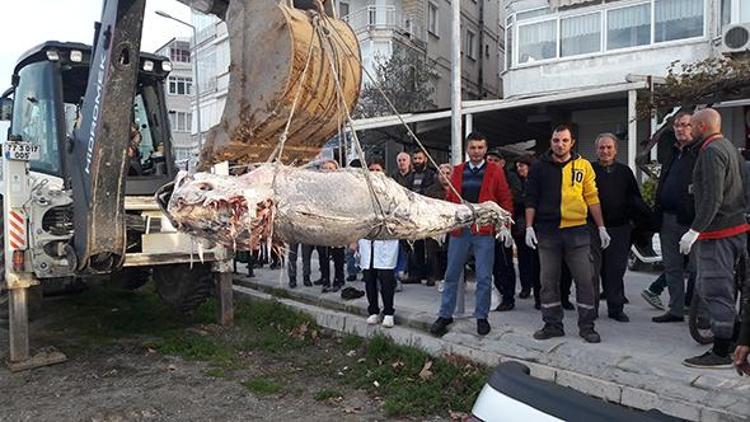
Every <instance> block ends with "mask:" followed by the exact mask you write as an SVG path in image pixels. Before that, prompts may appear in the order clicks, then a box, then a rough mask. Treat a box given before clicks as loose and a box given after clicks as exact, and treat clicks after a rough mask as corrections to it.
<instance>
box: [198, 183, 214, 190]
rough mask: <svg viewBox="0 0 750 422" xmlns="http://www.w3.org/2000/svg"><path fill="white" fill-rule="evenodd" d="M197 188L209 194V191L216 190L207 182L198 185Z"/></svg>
mask: <svg viewBox="0 0 750 422" xmlns="http://www.w3.org/2000/svg"><path fill="white" fill-rule="evenodd" d="M195 187H196V188H197V189H198V190H202V191H204V192H208V191H211V190H213V189H214V188H213V186H211V184H210V183H206V182H201V183H198V184H197V185H196V186H195Z"/></svg>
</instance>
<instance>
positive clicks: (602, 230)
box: [599, 226, 612, 249]
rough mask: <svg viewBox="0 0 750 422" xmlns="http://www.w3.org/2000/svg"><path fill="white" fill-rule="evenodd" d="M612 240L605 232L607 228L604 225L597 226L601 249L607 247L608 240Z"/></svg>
mask: <svg viewBox="0 0 750 422" xmlns="http://www.w3.org/2000/svg"><path fill="white" fill-rule="evenodd" d="M611 241H612V238H611V237H609V233H607V228H606V227H604V226H601V227H599V242H600V243H601V245H602V249H607V246H609V242H611Z"/></svg>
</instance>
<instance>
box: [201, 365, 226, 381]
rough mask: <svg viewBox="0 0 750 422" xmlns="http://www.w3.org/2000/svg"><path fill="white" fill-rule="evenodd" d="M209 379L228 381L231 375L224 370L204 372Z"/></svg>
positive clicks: (211, 369)
mask: <svg viewBox="0 0 750 422" xmlns="http://www.w3.org/2000/svg"><path fill="white" fill-rule="evenodd" d="M204 373H205V374H206V375H208V376H209V377H213V378H224V379H228V378H229V374H228V373H227V371H226V370H224V369H223V368H210V369H208V370H206V372H204Z"/></svg>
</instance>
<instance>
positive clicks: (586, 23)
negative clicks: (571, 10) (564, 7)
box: [560, 13, 602, 57]
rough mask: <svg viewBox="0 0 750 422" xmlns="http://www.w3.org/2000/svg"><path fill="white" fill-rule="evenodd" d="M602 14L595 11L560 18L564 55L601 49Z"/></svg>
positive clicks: (562, 52)
mask: <svg viewBox="0 0 750 422" xmlns="http://www.w3.org/2000/svg"><path fill="white" fill-rule="evenodd" d="M601 32H602V28H601V14H600V13H594V14H590V15H584V16H575V17H572V18H566V19H561V20H560V43H561V50H562V51H561V54H562V56H563V57H565V56H572V55H576V54H586V53H594V52H597V51H600V50H601Z"/></svg>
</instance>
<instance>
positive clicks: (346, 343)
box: [341, 334, 365, 350]
mask: <svg viewBox="0 0 750 422" xmlns="http://www.w3.org/2000/svg"><path fill="white" fill-rule="evenodd" d="M364 342H365V340H364V339H363V338H362V337H359V336H355V335H354V334H347V335H346V336H344V337H343V338H342V339H341V347H343V348H345V349H347V350H352V349H359V348H360V347H361V346H362V344H363V343H364Z"/></svg>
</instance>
